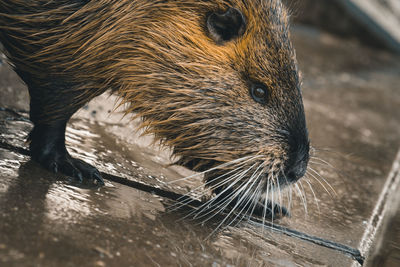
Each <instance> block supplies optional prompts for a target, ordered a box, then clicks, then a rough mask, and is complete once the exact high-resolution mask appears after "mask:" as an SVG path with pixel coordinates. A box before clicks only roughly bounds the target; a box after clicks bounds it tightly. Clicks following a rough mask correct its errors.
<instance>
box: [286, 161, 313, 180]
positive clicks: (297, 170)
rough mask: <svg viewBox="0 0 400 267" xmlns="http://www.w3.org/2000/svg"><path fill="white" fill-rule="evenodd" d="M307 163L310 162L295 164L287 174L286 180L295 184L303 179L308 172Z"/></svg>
mask: <svg viewBox="0 0 400 267" xmlns="http://www.w3.org/2000/svg"><path fill="white" fill-rule="evenodd" d="M307 163H308V160H307V161H306V160H302V161H299V162H297V163H296V164H294V165H293V166H292V167H291V168H290V169H289V170H288V171H287V172H286V179H287V180H288V181H289V182H291V183H294V182H296V181H297V180H299V179H300V178H301V177H303V176H304V175H305V174H306V171H307Z"/></svg>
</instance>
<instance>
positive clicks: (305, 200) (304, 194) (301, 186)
mask: <svg viewBox="0 0 400 267" xmlns="http://www.w3.org/2000/svg"><path fill="white" fill-rule="evenodd" d="M298 184H299V185H300V188H301V191H302V193H303V196H304V205H305V206H304V207H305V215H307V214H308V208H307V207H308V205H307V195H306V192H305V191H304V187H303V183H302V182H301V181H299V182H298Z"/></svg>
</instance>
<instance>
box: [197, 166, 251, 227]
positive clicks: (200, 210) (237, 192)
mask: <svg viewBox="0 0 400 267" xmlns="http://www.w3.org/2000/svg"><path fill="white" fill-rule="evenodd" d="M256 165H257V163H254V164H253V165H252V166H251V167H250V168H248V169H247V170H246V171H245V172H244V173H243V174H242V175H241V176H240V178H238V179H241V178H242V177H243V176H244V175H245V174H246V173H247V172H248V171H250V170H251V169H252V168H253V167H254V166H256ZM250 182H251V179H249V180H248V182H247V183H245V185H244V186H241V187H240V189H239V190H237V191H236V192H235V191H233V192H234V194H233V195H232V196H229V199H228V200H230V201H228V202H227V203H226V204H224V205H222V207H221V205H217V206H216V207H214V208H213V209H211V210H209V211H208V212H206V213H202V210H203V209H204V207H206V206H211V204H212V203H213V202H214V201H215V200H217V199H218V196H217V197H214V198H213V199H211V200H210V201H208V202H206V203H205V204H203V205H202V206H200V207H199V208H198V209H196V211H199V213H198V214H197V215H196V216H195V217H194V218H196V217H197V218H202V217H204V216H206V215H208V214H209V213H210V212H212V211H214V210H216V209H218V208H219V210H218V211H217V212H216V213H217V214H218V213H220V212H221V211H223V210H224V209H225V208H226V207H227V206H228V205H229V203H230V202H232V201H233V200H234V199H235V198H236V196H237V195H238V194H239V193H240V192H241V189H242V188H245V187H246V186H247V185H248V184H249V183H250ZM230 186H233V184H232V185H230ZM227 190H229V188H225V189H224V190H223V191H222V192H221V193H219V194H218V195H223V194H224V193H225V192H226V191H227ZM231 194H232V193H231ZM231 194H230V195H231ZM225 202H226V201H224V203H225ZM198 215H200V216H198ZM212 217H213V216H211V217H209V218H208V219H206V220H205V221H204V222H206V221H208V220H209V219H211V218H212ZM204 222H203V223H204Z"/></svg>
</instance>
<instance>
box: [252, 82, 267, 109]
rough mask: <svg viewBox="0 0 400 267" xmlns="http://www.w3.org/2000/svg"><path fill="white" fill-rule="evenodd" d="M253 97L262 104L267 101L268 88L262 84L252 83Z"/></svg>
mask: <svg viewBox="0 0 400 267" xmlns="http://www.w3.org/2000/svg"><path fill="white" fill-rule="evenodd" d="M250 94H251V97H252V98H253V99H254V100H255V101H256V102H258V103H260V104H265V103H267V98H268V90H267V88H266V87H265V86H264V85H262V84H257V83H256V84H252V85H251V88H250Z"/></svg>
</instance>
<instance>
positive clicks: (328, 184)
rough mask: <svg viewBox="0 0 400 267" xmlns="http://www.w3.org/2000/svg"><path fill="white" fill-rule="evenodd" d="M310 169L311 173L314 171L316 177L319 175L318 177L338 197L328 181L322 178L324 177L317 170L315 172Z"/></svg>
mask: <svg viewBox="0 0 400 267" xmlns="http://www.w3.org/2000/svg"><path fill="white" fill-rule="evenodd" d="M309 169H310V171H312V172H313V173H315V174H316V175H318V177H320V178H321V179H322V180H323V181H324V182H325V183H326V185H327V186H329V188H330V189H331V190H332V192H333V193H334V194H335V196H337V193H336V191H335V189H334V188H333V187H332V186H331V184H330V183H328V181H327V180H326V179H325V178H324V177H322V176H321V175H320V174H319V173H318V172H317V171H316V170H314V169H313V168H311V167H309Z"/></svg>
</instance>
